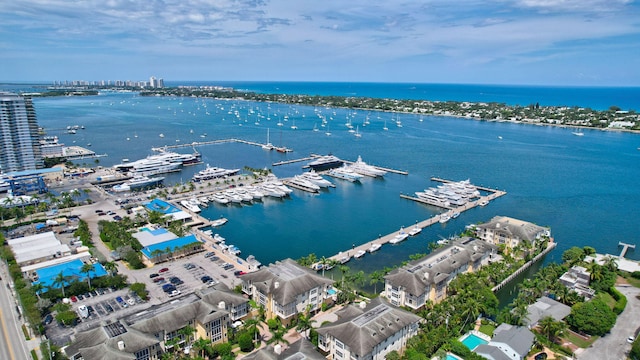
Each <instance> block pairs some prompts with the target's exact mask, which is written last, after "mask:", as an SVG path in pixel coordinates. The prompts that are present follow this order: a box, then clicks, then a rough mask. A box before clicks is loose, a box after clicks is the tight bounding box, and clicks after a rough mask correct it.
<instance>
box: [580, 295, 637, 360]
mask: <svg viewBox="0 0 640 360" xmlns="http://www.w3.org/2000/svg"><path fill="white" fill-rule="evenodd" d="M616 289H618V290H619V291H620V292H621V293H623V294H624V296H626V297H627V307H626V308H625V309H624V311H623V312H622V314H620V315H619V316H618V320H617V321H616V324H615V325H614V327H613V329H611V333H609V334H607V335H606V336H604V337H601V338H599V339H598V340H596V341H595V342H594V343H593V344H592V345H591V346H590V347H589V348H587V349H584V350H583V351H582V352H581V353H580V354H578V359H580V360H601V359H621V360H623V359H626V358H627V353H628V352H629V350H631V344H629V343H628V342H627V338H628V337H629V336H633V335H634V334H635V332H636V329H638V327H640V320H638V319H640V300H638V298H637V297H636V296H638V295H640V289H638V288H636V287H633V286H616Z"/></svg>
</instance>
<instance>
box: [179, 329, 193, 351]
mask: <svg viewBox="0 0 640 360" xmlns="http://www.w3.org/2000/svg"><path fill="white" fill-rule="evenodd" d="M195 332H196V329H195V328H194V327H193V326H191V325H187V326H185V327H183V328H182V329H180V330H179V331H178V333H179V334H180V335H182V336H184V338H185V344H186V345H185V346H184V347H185V348H186V347H188V346H191V336H192V335H193V333H195Z"/></svg>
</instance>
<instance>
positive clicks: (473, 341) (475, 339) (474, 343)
mask: <svg viewBox="0 0 640 360" xmlns="http://www.w3.org/2000/svg"><path fill="white" fill-rule="evenodd" d="M460 341H461V342H462V343H463V344H464V346H466V347H468V348H469V350H471V351H473V349H475V348H477V347H478V345H482V344H488V343H489V342H488V341H487V340H485V339H483V338H481V337H479V336H478V335H475V334H472V333H469V334H467V335H465V336H463V337H462V338H461V339H460Z"/></svg>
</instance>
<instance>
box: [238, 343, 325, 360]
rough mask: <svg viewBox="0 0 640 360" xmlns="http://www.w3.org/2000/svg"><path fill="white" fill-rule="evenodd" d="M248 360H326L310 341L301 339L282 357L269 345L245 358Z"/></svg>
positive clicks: (284, 352)
mask: <svg viewBox="0 0 640 360" xmlns="http://www.w3.org/2000/svg"><path fill="white" fill-rule="evenodd" d="M243 359H246V360H306V359H308V360H326V359H327V358H326V357H324V355H322V354H320V353H319V352H318V351H316V349H315V347H314V346H313V344H312V343H311V342H309V340H307V339H305V338H301V339H300V340H298V341H296V342H294V343H293V344H291V345H289V347H288V348H287V349H285V350H284V351H283V352H282V353H281V354H280V355H278V354H276V353H275V352H274V349H273V346H271V345H269V346H267V347H266V348H262V349H260V350H258V351H256V352H254V353H251V354H249V355H247V356H245V357H244V358H243Z"/></svg>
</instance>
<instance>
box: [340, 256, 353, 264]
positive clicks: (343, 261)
mask: <svg viewBox="0 0 640 360" xmlns="http://www.w3.org/2000/svg"><path fill="white" fill-rule="evenodd" d="M349 260H351V256H348V255H346V256H343V257H341V258H340V260H339V261H340V264H346V263H348V262H349Z"/></svg>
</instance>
